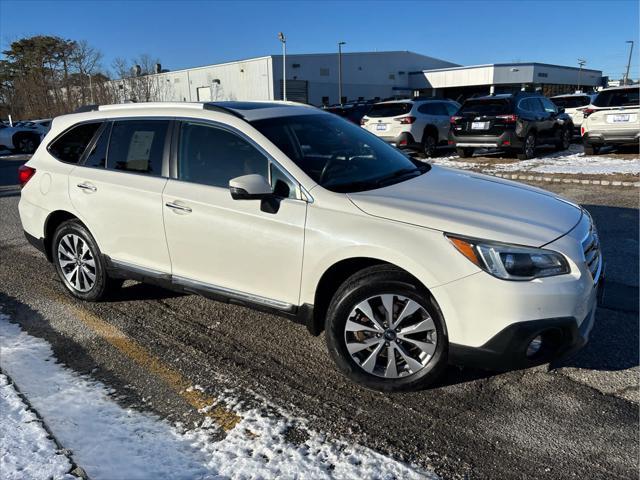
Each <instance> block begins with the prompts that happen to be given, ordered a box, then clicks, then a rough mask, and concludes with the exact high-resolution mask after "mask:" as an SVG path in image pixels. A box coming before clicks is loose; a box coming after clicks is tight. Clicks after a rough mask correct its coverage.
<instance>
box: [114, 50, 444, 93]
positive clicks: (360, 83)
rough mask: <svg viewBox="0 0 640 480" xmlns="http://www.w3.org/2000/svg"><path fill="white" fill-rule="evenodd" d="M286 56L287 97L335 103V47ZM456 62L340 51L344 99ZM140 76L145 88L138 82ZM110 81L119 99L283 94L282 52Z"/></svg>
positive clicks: (396, 87) (400, 89)
mask: <svg viewBox="0 0 640 480" xmlns="http://www.w3.org/2000/svg"><path fill="white" fill-rule="evenodd" d="M286 62H287V65H286V73H287V99H288V100H293V101H298V102H304V103H310V104H313V105H322V104H334V103H339V99H338V54H337V53H318V54H290V55H287V57H286ZM454 66H457V64H455V63H451V62H447V61H444V60H439V59H437V58H433V57H428V56H425V55H420V54H417V53H413V52H408V51H406V52H402V51H395V52H359V53H343V54H342V95H343V102H346V101H356V100H368V99H383V98H389V97H406V96H410V95H411V93H412V87H411V86H410V81H409V77H410V75H409V74H410V72H416V71H422V70H430V69H437V68H445V67H454ZM140 82H142V83H144V86H145V88H140V85H139V84H140ZM113 83H114V84H115V87H116V91H117V92H118V96H119V97H120V98H119V100H120V101H122V102H124V101H126V100H128V99H132V98H135V99H136V100H138V101H145V100H146V101H185V102H196V101H216V100H281V99H282V56H281V55H269V56H266V57H258V58H249V59H246V60H240V61H235V62H228V63H221V64H216V65H207V66H204V67H197V68H188V69H184V70H176V71H171V72H166V73H159V74H154V75H148V76H145V77H136V78H133V79H125V80H115V81H114V82H113ZM136 84H138V85H137V87H136ZM143 91H144V92H145V93H141V92H143ZM137 97H149V98H137Z"/></svg>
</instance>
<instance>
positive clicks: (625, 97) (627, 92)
mask: <svg viewBox="0 0 640 480" xmlns="http://www.w3.org/2000/svg"><path fill="white" fill-rule="evenodd" d="M639 93H640V88H638V87H634V88H621V89H620V90H605V91H604V92H600V93H599V94H598V96H597V97H596V99H595V100H594V101H593V104H594V105H595V106H596V107H637V106H638V103H640V95H639Z"/></svg>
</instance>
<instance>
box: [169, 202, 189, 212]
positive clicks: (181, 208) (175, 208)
mask: <svg viewBox="0 0 640 480" xmlns="http://www.w3.org/2000/svg"><path fill="white" fill-rule="evenodd" d="M165 205H166V206H167V207H169V208H170V209H172V210H173V211H174V212H175V213H191V211H192V210H191V208H189V207H187V206H185V205H180V204H179V203H175V202H167V203H165Z"/></svg>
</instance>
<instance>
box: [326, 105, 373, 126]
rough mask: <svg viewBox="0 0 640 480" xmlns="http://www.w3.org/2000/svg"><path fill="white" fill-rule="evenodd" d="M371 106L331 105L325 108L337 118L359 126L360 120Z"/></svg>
mask: <svg viewBox="0 0 640 480" xmlns="http://www.w3.org/2000/svg"><path fill="white" fill-rule="evenodd" d="M372 106H373V105H372V104H369V103H355V104H345V105H342V106H340V105H333V106H331V107H327V109H326V110H327V112H330V113H333V114H335V115H338V116H339V117H342V118H345V119H347V120H349V121H350V122H352V123H355V124H356V125H360V120H362V117H364V116H365V115H366V114H367V113H368V112H369V110H371V107H372Z"/></svg>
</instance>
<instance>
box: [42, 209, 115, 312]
mask: <svg viewBox="0 0 640 480" xmlns="http://www.w3.org/2000/svg"><path fill="white" fill-rule="evenodd" d="M69 235H71V236H75V237H76V238H79V239H81V241H82V243H83V244H84V245H85V247H86V249H88V250H89V252H90V256H89V255H88V254H85V257H84V259H80V260H81V261H83V262H84V261H86V260H87V258H90V259H91V260H93V264H94V266H93V268H92V267H91V266H90V263H89V262H88V261H87V263H86V264H85V263H83V264H82V266H81V265H78V264H77V263H70V264H69V265H65V267H63V266H62V261H66V260H64V259H65V258H69V259H73V255H69V253H70V251H69V250H68V248H67V247H64V246H63V250H64V251H65V253H63V254H62V257H61V256H60V255H61V254H60V253H59V248H60V243H61V242H63V241H64V242H65V245H67V246H68V245H69V240H68V239H69V237H68V236H69ZM71 238H73V237H71ZM65 255H66V256H65ZM51 256H52V259H53V264H54V265H55V268H56V272H57V273H58V277H59V278H60V280H61V282H62V284H63V285H64V287H65V289H66V290H67V291H68V292H69V293H70V294H71V295H73V296H74V297H76V298H79V299H81V300H85V301H88V302H97V301H100V300H104V299H106V298H107V297H108V296H109V294H110V293H111V292H112V291H113V290H114V289H116V288H118V287H120V286H121V285H122V282H123V281H122V280H120V279H112V278H110V277H109V275H108V274H107V270H106V265H105V262H104V258H103V257H102V253H101V252H100V249H99V248H98V245H97V243H96V241H95V240H94V238H93V236H92V235H91V233H90V232H89V230H87V228H86V227H85V226H84V225H83V224H82V222H80V221H79V220H67V221H66V222H63V223H61V224H60V225H59V226H58V228H56V231H55V233H54V234H53V241H52V243H51ZM61 258H63V260H62V261H61ZM63 268H65V269H66V272H67V275H68V274H69V273H70V272H69V270H73V268H76V270H78V269H79V268H84V271H89V272H90V273H92V274H93V275H94V277H95V279H94V281H93V284H92V285H91V286H90V288H87V287H88V284H87V282H89V281H90V280H89V278H90V277H89V275H88V274H82V275H80V274H79V273H76V275H80V277H81V278H80V279H78V277H77V276H76V277H74V276H72V277H71V279H69V278H67V277H66V276H65V272H64V271H63ZM74 279H75V280H74ZM83 280H84V283H83ZM78 281H79V282H80V284H79V287H84V288H87V289H86V290H82V291H81V290H80V289H79V288H76V287H75V286H74V282H78Z"/></svg>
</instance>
